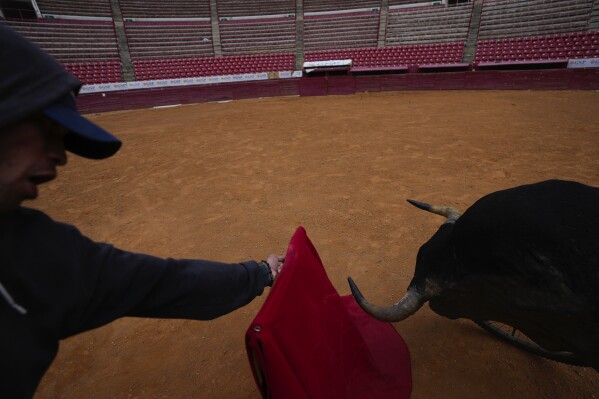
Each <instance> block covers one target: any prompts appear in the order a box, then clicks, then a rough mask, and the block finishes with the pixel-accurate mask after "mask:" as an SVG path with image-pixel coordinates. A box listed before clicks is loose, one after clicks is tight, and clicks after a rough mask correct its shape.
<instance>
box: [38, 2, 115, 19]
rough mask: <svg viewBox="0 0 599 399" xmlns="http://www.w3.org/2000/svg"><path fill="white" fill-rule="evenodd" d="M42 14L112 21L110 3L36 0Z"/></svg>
mask: <svg viewBox="0 0 599 399" xmlns="http://www.w3.org/2000/svg"><path fill="white" fill-rule="evenodd" d="M36 3H37V5H38V7H39V8H40V10H41V11H42V13H43V14H48V15H58V16H60V15H62V16H66V15H68V16H76V17H95V18H98V17H103V18H108V19H112V9H111V8H110V1H78V0H36Z"/></svg>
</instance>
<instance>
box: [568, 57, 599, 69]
mask: <svg viewBox="0 0 599 399" xmlns="http://www.w3.org/2000/svg"><path fill="white" fill-rule="evenodd" d="M568 68H599V58H580V59H577V60H568Z"/></svg>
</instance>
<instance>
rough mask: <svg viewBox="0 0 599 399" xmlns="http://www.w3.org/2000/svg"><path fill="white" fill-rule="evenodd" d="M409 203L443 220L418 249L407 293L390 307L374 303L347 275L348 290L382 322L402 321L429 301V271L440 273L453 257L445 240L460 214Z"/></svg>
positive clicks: (434, 288) (433, 289)
mask: <svg viewBox="0 0 599 399" xmlns="http://www.w3.org/2000/svg"><path fill="white" fill-rule="evenodd" d="M408 202H409V203H410V204H412V205H414V206H416V207H418V208H420V209H423V210H425V211H428V212H432V213H435V214H437V215H441V216H445V218H446V220H445V223H444V224H443V225H442V226H441V227H440V228H439V230H438V231H437V233H435V235H434V236H433V237H432V238H431V239H430V240H429V241H428V242H427V243H426V244H424V245H423V246H422V247H421V248H420V251H419V252H418V258H417V261H416V273H415V275H414V278H413V279H412V281H411V282H410V286H409V287H408V292H407V293H406V295H405V296H404V297H403V298H402V299H401V300H400V301H399V302H398V303H396V304H395V305H393V306H388V307H380V306H376V305H373V304H371V303H369V302H368V301H367V300H366V299H364V296H362V294H361V293H360V290H358V287H357V286H356V284H355V283H354V281H353V280H352V278H351V277H349V278H348V281H349V286H350V289H351V292H352V294H353V296H354V298H355V299H356V301H357V302H358V304H359V305H360V307H361V308H362V309H364V311H365V312H366V313H368V314H370V315H371V316H372V317H374V318H376V319H378V320H381V321H385V322H392V323H394V322H398V321H401V320H404V319H406V318H408V317H409V316H411V315H413V314H414V313H416V311H417V310H418V309H420V308H421V307H422V305H424V303H425V302H427V301H428V300H430V299H431V297H432V296H434V295H435V294H436V293H437V292H436V291H437V289H436V287H434V284H433V285H432V286H431V284H430V277H432V276H431V274H435V271H433V270H431V267H434V268H435V269H437V270H438V271H439V270H440V272H441V273H443V266H444V265H442V263H445V262H447V261H448V260H449V259H451V258H453V256H452V255H451V254H447V253H446V252H447V251H448V250H450V249H449V248H450V245H448V243H447V241H448V237H449V235H450V233H451V230H452V229H453V224H454V223H455V221H456V220H458V218H459V217H460V212H459V211H458V210H456V209H454V208H450V207H445V206H437V205H429V204H425V203H422V202H418V201H414V200H408Z"/></svg>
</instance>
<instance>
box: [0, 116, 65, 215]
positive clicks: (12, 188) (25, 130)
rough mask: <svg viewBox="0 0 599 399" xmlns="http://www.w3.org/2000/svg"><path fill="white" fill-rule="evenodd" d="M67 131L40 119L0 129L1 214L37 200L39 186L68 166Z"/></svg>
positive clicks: (39, 117)
mask: <svg viewBox="0 0 599 399" xmlns="http://www.w3.org/2000/svg"><path fill="white" fill-rule="evenodd" d="M66 133H67V130H66V129H65V128H64V127H62V126H60V125H58V124H56V123H54V122H52V121H51V120H49V119H47V118H46V117H44V116H41V115H38V116H34V117H31V118H28V119H26V120H23V121H20V122H18V123H15V124H14V125H11V126H8V127H6V128H3V129H0V213H3V212H7V211H11V210H14V209H16V208H17V207H18V206H19V205H20V204H21V202H23V201H24V200H26V199H34V198H36V197H37V194H38V192H37V186H38V185H39V184H43V183H45V182H48V181H50V180H52V179H54V178H55V177H56V167H57V166H61V165H64V164H66V162H67V155H66V153H65V149H64V143H63V139H64V136H65V135H66Z"/></svg>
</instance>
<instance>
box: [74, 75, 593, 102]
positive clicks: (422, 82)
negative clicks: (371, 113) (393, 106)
mask: <svg viewBox="0 0 599 399" xmlns="http://www.w3.org/2000/svg"><path fill="white" fill-rule="evenodd" d="M406 90H599V69H590V68H589V69H584V68H581V69H550V70H524V71H518V70H506V71H496V70H485V71H461V72H443V73H404V74H390V75H363V76H362V75H347V76H335V75H331V76H320V77H302V78H293V77H292V78H288V79H266V80H257V81H242V82H231V83H219V84H203V85H189V86H170V87H153V88H141V89H136V90H115V91H107V92H101V91H98V92H93V93H85V92H84V93H82V94H80V95H79V99H78V107H79V110H80V111H81V112H83V113H93V112H106V111H116V110H124V109H134V108H151V107H157V106H170V105H177V104H191V103H201V102H214V101H230V100H241V99H248V98H260V97H281V96H324V95H347V94H355V93H361V92H382V91H406Z"/></svg>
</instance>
